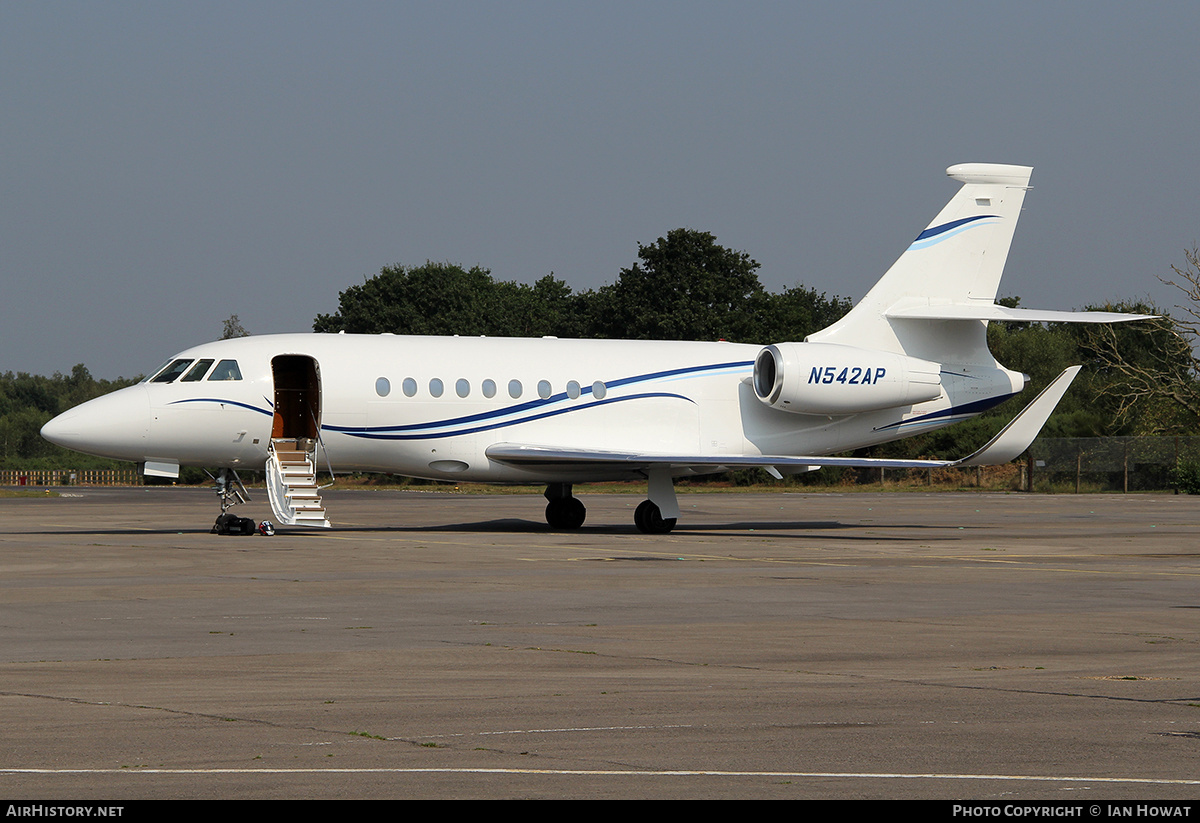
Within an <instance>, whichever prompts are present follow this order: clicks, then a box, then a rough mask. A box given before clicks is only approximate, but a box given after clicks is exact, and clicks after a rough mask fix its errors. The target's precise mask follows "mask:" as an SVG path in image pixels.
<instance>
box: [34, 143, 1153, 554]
mask: <svg viewBox="0 0 1200 823" xmlns="http://www.w3.org/2000/svg"><path fill="white" fill-rule="evenodd" d="M1032 171H1033V170H1032V169H1031V168H1029V167H1026V166H1008V165H994V164H983V163H965V164H961V165H956V166H951V167H950V168H949V169H948V170H947V172H946V173H947V174H948V175H949V176H950V177H952V178H954V179H955V180H957V181H959V182H960V183H962V184H963V185H962V188H961V189H960V190H959V191H958V193H957V194H956V195H955V196H954V197H953V198H952V199H951V200H950V203H949V204H948V205H947V206H946V207H945V208H944V209H943V210H942V211H941V213H940V214H939V215H938V216H937V217H936V218H935V219H934V220H933V222H932V223H930V224H929V227H928V228H927V229H925V231H923V232H921V233H920V234H919V235H918V236H917V238H916V240H914V241H913V243H912V244H911V245H910V246H909V247H908V249H907V250H906V251H905V252H904V254H902V255H901V256H900V259H899V260H897V261H896V263H895V264H894V265H893V266H892V267H891V269H889V270H888V272H887V273H886V274H885V275H884V276H883V278H882V279H881V280H880V281H879V282H878V283H876V284H875V286H874V287H873V288H872V289H871V290H870V292H868V294H867V295H866V297H864V298H863V300H862V301H861V302H860V303H859V304H858V305H856V306H855V307H854V309H853V310H852V311H850V312H849V313H848V314H847V315H845V316H844V317H843V318H842V319H840V320H839V321H837V322H836V323H834V324H833V325H832V326H830V327H828V328H826V329H824V330H822V331H820V332H817V333H816V334H812V335H809V336H808V337H807V338H806V339H805V341H804V342H779V343H775V344H774V345H768V346H765V347H764V346H762V345H746V344H734V343H725V342H670V341H642V340H560V339H555V338H541V339H509V338H466V337H406V336H393V335H386V334H385V335H353V334H283V335H263V336H256V337H243V338H238V339H233V340H222V341H219V342H215V343H207V344H204V345H201V346H196V347H194V348H190V349H187V350H186V351H183V352H180V353H179V354H177V355H175V356H174V357H173V358H171V360H170V361H169V362H168V363H167V364H166V365H164V366H163V367H162V368H161V369H159V370H157V371H156V372H154V373H153V374H151V375H150V376H149V377H148V378H146V379H145V380H144V381H142V382H141V383H139V384H138V385H136V386H131V387H129V388H125V389H121V390H119V391H116V392H113V393H112V394H109V395H106V396H104V397H100V398H97V399H95V400H91V401H89V402H87V403H84V404H82V405H80V406H78V407H76V408H74V409H72V410H70V411H67V412H65V413H63V414H61V415H59V416H58V417H56V418H54V419H53V420H51V421H50V422H49V423H47V424H46V425H45V427H44V428H43V429H42V435H43V436H44V437H45V438H46V439H47V440H49V441H51V442H53V443H57V444H58V445H60V446H65V447H67V448H69V449H74V450H76V451H81V452H86V453H88V454H95V455H100V456H103V457H109V458H114V459H118V460H128V461H133V462H137V463H138V464H140V465H141V467H142V470H143V471H144V473H145V474H146V475H149V476H157V477H177V476H178V474H179V467H180V466H203V467H210V468H218V469H220V471H221V473H220V475H219V476H218V478H217V479H218V490H221V491H222V492H223V493H222V512H224V511H225V509H226V508H227V507H228V506H229V505H232V504H233V503H234V502H239V501H240V500H241V499H243V498H244V497H245V494H244V488H242V487H241V484H240V482H238V480H237V475H236V470H237V469H241V468H246V469H253V470H256V471H258V470H263V469H265V470H266V477H267V491H268V497H269V499H270V503H271V508H272V510H273V511H274V513H275V517H276V518H277V519H278V521H279V522H281V523H284V524H289V525H305V526H319V527H328V526H329V525H330V523H329V519H328V517H327V516H326V512H325V509H324V505H323V503H322V501H321V499H320V489H319V488H318V487H317V485H316V472H317V471H318V470H322V471H324V470H328V471H330V472H331V473H332V472H388V473H393V474H400V475H406V476H411V477H421V478H429V479H435V480H451V481H455V482H469V481H480V482H489V483H530V484H539V485H541V484H545V486H546V493H545V496H546V498H547V500H548V501H549V502H548V505H547V506H546V521H547V522H548V523H549V524H550V526H552V527H554V528H557V529H574V528H578V527H579V526H581V525H582V524H583V521H584V516H585V511H584V506H583V503H582V502H581V501H580V500H578V499H577V498H575V497H573V496H572V488H573V486H574V485H575V484H576V483H585V482H589V481H603V480H628V479H635V478H639V479H644V480H646V481H647V482H648V488H649V493H648V499H647V500H646V501H644V502H642V503H641V505H639V506H638V508H637V510H636V512H635V514H634V521H635V523H636V525H637V527H638V528H639V529H640V530H641V531H643V532H647V533H652V534H653V533H665V532H669V531H670V530H671V529H672V528H673V527H674V525H675V522H676V518H678V516H679V506H678V503H677V501H676V498H675V491H674V485H673V481H674V478H676V477H682V476H691V475H703V474H712V473H716V472H723V471H727V470H732V469H743V468H748V467H761V468H763V469H765V470H767V471H768V472H769V473H771V474H772V475H773V476H775V477H776V478H778V477H781V476H783V475H784V474H795V473H800V472H806V471H813V470H816V469H819V468H820V467H822V466H867V467H885V468H913V467H937V466H953V465H962V466H973V465H985V464H999V463H1005V462H1008V461H1009V460H1012V459H1013V458H1015V457H1016V456H1017V455H1019V454H1020V453H1021V452H1023V451H1024V450H1025V449H1026V448H1027V447H1028V446H1029V444H1030V443H1031V442H1032V441H1033V438H1034V437H1035V436H1036V435H1037V433H1038V431H1039V430H1040V429H1041V427H1042V425H1043V424H1044V423H1045V421H1046V419H1047V418H1048V417H1049V415H1050V413H1051V411H1053V409H1054V407H1055V406H1056V405H1057V403H1058V401H1059V399H1060V398H1061V397H1062V396H1063V394H1064V392H1066V390H1067V388H1068V386H1069V385H1070V383H1071V380H1072V379H1073V378H1074V376H1075V374H1076V373H1077V372H1078V371H1079V367H1078V366H1075V367H1072V368H1070V369H1067V370H1066V371H1065V372H1063V373H1062V374H1061V375H1060V376H1059V377H1058V378H1057V379H1055V380H1054V381H1053V382H1052V383H1051V384H1050V385H1049V386H1048V387H1047V388H1046V389H1045V390H1044V391H1043V392H1042V393H1041V394H1040V395H1039V396H1038V397H1037V398H1036V399H1035V400H1034V401H1033V402H1032V403H1031V404H1030V405H1029V406H1028V407H1026V408H1025V409H1024V410H1023V411H1022V412H1021V413H1020V414H1018V415H1017V417H1016V418H1015V419H1014V420H1013V421H1012V422H1011V423H1009V425H1008V426H1007V427H1006V428H1005V429H1003V430H1002V431H1001V432H1000V433H999V434H998V435H997V436H996V437H995V438H994V439H993V440H992V441H991V442H989V443H988V444H987V445H985V446H984V447H983V448H982V449H980V450H979V451H978V452H976V453H974V454H972V455H970V456H968V457H965V458H963V459H960V460H956V461H949V460H946V461H941V460H890V459H869V458H855V457H833V456H829V455H832V454H834V453H837V452H846V451H849V450H852V449H858V448H861V447H863V446H870V445H872V444H876V443H883V442H887V441H890V440H896V439H899V438H903V437H909V436H911V435H914V434H918V433H921V432H927V431H930V430H932V429H937V428H940V427H942V426H947V425H950V424H951V423H955V422H957V421H961V420H964V419H967V418H970V417H973V416H975V415H977V414H979V413H980V412H982V411H984V410H986V409H988V408H990V407H992V406H995V405H996V404H997V403H1000V402H1002V401H1004V400H1006V399H1007V398H1009V397H1011V396H1012V395H1014V394H1016V393H1017V392H1019V391H1021V389H1022V388H1024V386H1025V381H1026V378H1025V376H1024V375H1022V374H1019V373H1016V372H1013V371H1009V370H1008V369H1006V368H1004V367H1003V366H1001V365H1000V364H999V363H998V362H996V359H995V358H994V357H993V356H992V354H991V352H989V351H988V348H987V335H986V329H987V324H988V322H989V321H994V320H999V321H1020V322H1046V321H1048V322H1086V323H1111V322H1117V321H1123V320H1136V319H1142V317H1143V316H1142V315H1129V314H1115V313H1107V312H1059V311H1039V310H1030V309H1011V308H1006V307H1003V306H999V305H997V304H996V303H995V298H996V290H997V287H998V285H999V283H1000V276H1001V274H1002V272H1003V268H1004V262H1005V259H1006V258H1007V256H1008V250H1009V245H1010V244H1011V242H1012V237H1013V231H1014V230H1015V229H1016V225H1017V218H1018V217H1019V216H1020V212H1021V204H1022V201H1023V200H1024V198H1025V192H1026V191H1027V189H1028V187H1029V177H1030V174H1031V173H1032Z"/></svg>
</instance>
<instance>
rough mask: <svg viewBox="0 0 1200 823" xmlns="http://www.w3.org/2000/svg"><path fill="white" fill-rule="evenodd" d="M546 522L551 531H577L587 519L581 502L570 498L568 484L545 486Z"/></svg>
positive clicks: (585, 510) (569, 485)
mask: <svg viewBox="0 0 1200 823" xmlns="http://www.w3.org/2000/svg"><path fill="white" fill-rule="evenodd" d="M545 497H546V500H547V501H548V502H547V503H546V522H547V523H549V524H550V528H552V529H565V530H568V531H571V530H574V529H578V528H579V527H580V526H582V525H583V520H584V518H585V517H587V509H586V508H585V507H584V505H583V502H582V501H580V500H579V499H578V498H575V497H572V496H571V484H570V483H551V484H550V485H548V486H546V493H545Z"/></svg>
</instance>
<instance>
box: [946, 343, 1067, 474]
mask: <svg viewBox="0 0 1200 823" xmlns="http://www.w3.org/2000/svg"><path fill="white" fill-rule="evenodd" d="M1081 368H1082V366H1071V367H1070V368H1068V369H1067V370H1066V371H1064V372H1063V373H1062V374H1060V375H1059V376H1058V377H1056V378H1054V381H1053V382H1052V383H1051V384H1050V385H1049V386H1047V387H1046V388H1044V389H1042V393H1041V394H1039V395H1038V396H1037V397H1035V398H1034V399H1033V402H1032V403H1030V404H1029V405H1028V406H1026V407H1025V408H1023V409H1022V410H1021V412H1020V413H1019V414H1018V415H1017V416H1016V417H1014V418H1013V419H1012V420H1010V421H1009V423H1008V425H1007V426H1005V427H1004V428H1003V429H1001V430H1000V433H999V434H997V435H996V436H995V437H993V438H992V439H991V440H989V441H988V443H987V445H986V446H984V447H983V448H982V449H980V450H979V451H977V452H975V453H974V454H972V455H970V456H969V457H964V458H963V459H962V460H959V461H958V462H957V463H953V464H952V465H955V466H998V465H1000V464H1001V463H1007V462H1008V461H1010V460H1012V459H1013V458H1014V457H1016V456H1017V455H1019V454H1020V453H1021V452H1023V451H1025V450H1026V449H1027V448H1029V444H1030V443H1032V442H1033V439H1034V438H1035V437H1037V436H1038V432H1040V431H1041V430H1042V426H1044V425H1046V421H1047V420H1048V419H1049V418H1050V414H1051V412H1053V411H1054V408H1055V407H1056V406H1057V405H1058V401H1059V400H1062V397H1063V395H1064V394H1066V393H1067V389H1068V388H1070V386H1071V381H1072V380H1074V379H1075V375H1077V374H1079V370H1080V369H1081Z"/></svg>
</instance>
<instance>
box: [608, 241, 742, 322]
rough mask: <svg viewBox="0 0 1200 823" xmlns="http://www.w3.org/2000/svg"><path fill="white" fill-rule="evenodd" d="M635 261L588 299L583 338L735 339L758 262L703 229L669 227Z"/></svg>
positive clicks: (639, 245)
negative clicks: (728, 247)
mask: <svg viewBox="0 0 1200 823" xmlns="http://www.w3.org/2000/svg"><path fill="white" fill-rule="evenodd" d="M638 257H639V258H640V260H641V262H639V263H635V264H634V265H633V266H631V267H630V268H627V269H622V271H621V273H620V274H619V275H618V277H617V281H616V282H615V283H613V284H612V285H610V286H604V287H603V288H601V289H599V290H598V291H597V292H595V293H594V295H592V296H591V298H590V300H589V307H588V308H589V311H588V321H589V324H588V326H589V327H588V336H589V337H616V338H628V339H648V340H741V339H744V338H745V332H746V329H747V327H748V325H749V315H750V310H751V308H752V306H753V301H754V300H755V298H759V297H760V296H761V295H762V293H763V287H762V284H761V283H760V282H759V281H758V275H757V274H756V272H757V270H758V268H759V265H758V263H757V262H756V261H755V260H753V259H751V257H750V256H749V255H748V254H746V253H745V252H739V251H732V250H730V249H726V248H724V247H722V246H719V245H717V242H716V238H714V237H713V235H711V234H709V233H708V232H701V231H694V230H692V229H675V230H673V231H671V232H668V233H667V236H666V237H660V238H658V240H657V241H656V242H654V243H652V244H651V245H649V246H643V245H641V244H640V243H639V244H638Z"/></svg>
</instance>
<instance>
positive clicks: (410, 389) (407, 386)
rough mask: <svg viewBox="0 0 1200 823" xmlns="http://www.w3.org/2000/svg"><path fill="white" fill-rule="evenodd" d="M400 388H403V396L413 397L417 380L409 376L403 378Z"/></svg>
mask: <svg viewBox="0 0 1200 823" xmlns="http://www.w3.org/2000/svg"><path fill="white" fill-rule="evenodd" d="M400 388H402V389H403V390H404V396H405V397H413V396H414V395H416V393H417V381H416V380H413V379H412V378H411V377H406V378H404V382H403V383H401V384H400Z"/></svg>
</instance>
